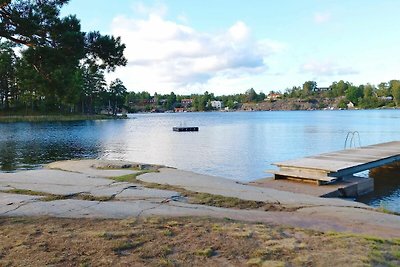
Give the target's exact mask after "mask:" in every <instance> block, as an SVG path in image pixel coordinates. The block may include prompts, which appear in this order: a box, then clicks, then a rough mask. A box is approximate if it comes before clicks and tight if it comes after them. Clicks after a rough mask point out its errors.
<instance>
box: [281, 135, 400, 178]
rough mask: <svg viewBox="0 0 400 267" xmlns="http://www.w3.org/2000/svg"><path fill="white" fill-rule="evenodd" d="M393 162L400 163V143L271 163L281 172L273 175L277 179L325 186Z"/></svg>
mask: <svg viewBox="0 0 400 267" xmlns="http://www.w3.org/2000/svg"><path fill="white" fill-rule="evenodd" d="M396 161H400V142H399V141H393V142H388V143H382V144H376V145H371V146H365V147H360V148H353V149H346V150H340V151H335V152H332V153H323V154H320V155H315V156H310V157H305V158H300V159H294V160H288V161H284V162H278V163H274V165H276V166H278V167H279V168H280V170H279V171H276V172H274V174H275V176H276V177H278V176H279V177H282V176H286V177H289V178H290V177H293V178H300V179H312V180H319V181H324V182H325V181H328V180H329V179H332V181H333V180H335V179H336V178H339V179H341V178H343V177H345V176H350V175H353V174H355V173H358V172H361V171H364V170H369V169H371V168H376V167H379V166H382V165H385V164H388V163H392V162H396ZM291 173H293V175H291ZM333 178H335V179H333Z"/></svg>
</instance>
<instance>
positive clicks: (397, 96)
mask: <svg viewBox="0 0 400 267" xmlns="http://www.w3.org/2000/svg"><path fill="white" fill-rule="evenodd" d="M390 90H391V91H392V94H393V98H394V101H395V102H396V106H400V81H398V80H392V81H390Z"/></svg>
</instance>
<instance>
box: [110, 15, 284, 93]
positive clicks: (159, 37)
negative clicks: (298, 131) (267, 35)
mask: <svg viewBox="0 0 400 267" xmlns="http://www.w3.org/2000/svg"><path fill="white" fill-rule="evenodd" d="M139 9H140V10H142V11H143V12H145V7H140V8H139ZM112 34H113V35H115V36H121V39H122V42H123V43H125V44H126V50H125V56H126V57H127V59H128V62H129V63H128V66H127V67H125V68H120V69H118V70H117V72H116V73H115V74H113V75H111V76H114V77H120V78H121V79H122V80H123V81H124V83H125V84H126V86H127V87H128V88H129V89H130V90H135V91H137V90H147V91H149V92H154V91H157V92H159V93H168V92H170V91H171V90H174V91H179V88H185V89H186V90H187V92H188V93H190V92H192V91H195V90H197V89H198V90H201V89H204V88H205V87H207V86H211V85H212V84H214V85H215V83H211V82H212V81H215V80H218V84H219V85H221V88H222V87H224V86H223V84H224V82H223V81H229V80H230V79H232V80H237V79H240V78H244V77H248V76H252V75H256V74H260V73H263V72H265V71H266V70H267V68H268V67H267V64H266V59H267V57H268V56H270V55H272V54H274V53H278V52H281V51H282V50H283V49H284V45H282V44H280V43H279V42H276V41H272V40H255V39H254V38H253V37H252V35H251V30H250V29H249V27H248V26H247V25H246V24H245V23H244V22H243V21H237V22H236V23H234V24H233V25H232V26H231V27H230V28H228V29H226V30H225V31H222V32H219V33H217V34H213V33H209V32H199V31H197V30H196V29H194V28H192V27H189V26H186V25H183V24H180V23H177V22H174V21H170V20H166V19H164V18H163V17H162V16H160V15H159V14H157V13H151V14H150V15H149V16H148V17H147V18H146V19H132V18H129V17H125V16H119V17H116V18H114V20H113V23H112ZM226 84H230V83H229V82H227V83H226ZM196 88H197V89H196ZM225 89H226V90H228V91H227V92H222V91H218V92H217V91H216V90H218V88H209V89H206V90H215V93H216V94H220V93H221V94H222V93H232V91H231V88H225ZM244 89H246V88H242V90H244Z"/></svg>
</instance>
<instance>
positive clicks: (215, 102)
mask: <svg viewBox="0 0 400 267" xmlns="http://www.w3.org/2000/svg"><path fill="white" fill-rule="evenodd" d="M223 106H224V105H223V104H222V101H218V100H213V101H211V107H212V108H215V109H221V108H223Z"/></svg>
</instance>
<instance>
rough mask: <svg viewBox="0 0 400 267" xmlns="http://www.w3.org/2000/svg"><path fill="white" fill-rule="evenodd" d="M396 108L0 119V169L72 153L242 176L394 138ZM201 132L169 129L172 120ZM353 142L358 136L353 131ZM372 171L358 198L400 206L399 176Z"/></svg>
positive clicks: (398, 129) (397, 133)
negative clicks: (371, 188)
mask: <svg viewBox="0 0 400 267" xmlns="http://www.w3.org/2000/svg"><path fill="white" fill-rule="evenodd" d="M399 122H400V110H362V111H361V110H360V111H358V110H353V111H273V112H208V113H164V114H133V115H130V119H128V120H104V121H81V122H52V123H12V124H0V169H1V170H2V171H12V170H18V169H27V168H35V167H38V166H40V164H43V163H47V162H51V161H55V160H62V159H71V158H106V159H122V160H129V161H136V162H144V163H154V164H163V165H167V166H171V167H176V168H179V169H183V170H190V171H194V172H198V173H203V174H210V175H216V176H223V177H227V178H231V179H236V180H240V181H243V182H247V181H251V180H255V179H258V178H263V177H266V176H268V174H266V173H265V172H264V171H265V170H268V169H272V168H273V166H271V163H273V162H277V161H283V160H288V159H293V158H298V157H304V156H309V155H314V154H319V153H323V152H332V151H335V150H341V149H343V148H344V143H345V139H346V135H347V133H348V132H350V131H351V132H353V131H358V132H359V135H360V141H361V145H363V146H364V145H371V144H375V143H382V142H388V141H393V140H400V123H399ZM179 125H182V126H199V127H200V131H199V132H180V133H179V132H173V131H172V127H173V126H179ZM357 145H358V139H357ZM392 178H393V179H389V180H390V181H389V182H388V181H387V179H383V178H382V179H379V177H378V178H376V179H375V184H376V188H377V190H376V192H374V193H373V194H370V195H368V196H366V197H363V198H362V199H361V201H362V202H365V203H367V204H370V205H374V206H384V207H385V208H388V209H391V210H395V211H399V212H400V177H392Z"/></svg>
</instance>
